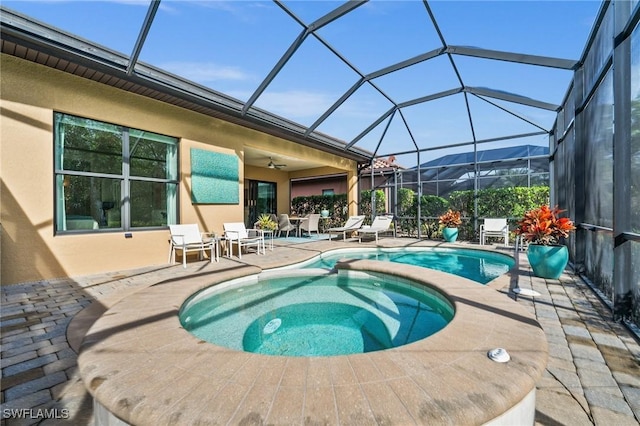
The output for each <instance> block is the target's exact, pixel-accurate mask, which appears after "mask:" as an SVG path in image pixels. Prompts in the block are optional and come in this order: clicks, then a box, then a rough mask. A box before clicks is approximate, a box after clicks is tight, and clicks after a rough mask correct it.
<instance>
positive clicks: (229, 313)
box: [180, 269, 454, 356]
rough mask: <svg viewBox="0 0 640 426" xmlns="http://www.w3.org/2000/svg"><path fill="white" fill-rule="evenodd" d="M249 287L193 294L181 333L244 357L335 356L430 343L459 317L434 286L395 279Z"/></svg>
mask: <svg viewBox="0 0 640 426" xmlns="http://www.w3.org/2000/svg"><path fill="white" fill-rule="evenodd" d="M344 271H345V272H349V271H346V270H344ZM247 281H249V280H248V279H246V278H244V279H242V278H241V279H239V280H236V282H231V283H228V285H227V286H212V287H210V288H208V289H206V290H203V291H201V292H199V293H198V294H196V295H194V296H193V297H192V298H190V299H189V300H188V301H187V302H186V303H185V304H184V305H183V307H182V309H181V312H180V320H181V323H182V325H183V327H184V328H185V329H186V330H188V331H189V332H191V333H192V334H194V335H195V336H196V337H198V338H200V339H202V340H205V341H207V342H210V343H213V344H216V345H219V346H224V347H227V348H231V349H236V350H241V351H247V352H254V353H261V354H265V355H283V356H335V355H348V354H355V353H365V352H373V351H378V350H384V349H390V348H394V347H398V346H402V345H406V344H409V343H412V342H415V341H418V340H421V339H424V338H427V337H428V336H430V335H432V334H434V333H436V332H438V331H440V330H441V329H442V328H444V327H445V326H446V325H447V324H448V323H449V322H450V321H451V319H452V318H453V314H454V310H453V305H452V304H451V303H450V302H449V301H448V299H447V298H446V297H444V296H443V295H442V294H440V293H439V292H437V291H435V290H434V289H433V288H431V287H427V286H423V285H420V284H416V283H414V282H412V281H408V280H400V279H398V278H397V277H394V278H393V279H390V278H389V277H387V276H384V275H380V276H376V277H372V276H371V275H369V274H361V276H358V275H357V274H354V273H339V274H338V273H335V272H334V273H331V272H327V271H325V270H309V269H307V270H303V271H298V272H297V273H292V272H284V271H283V272H276V273H263V274H261V275H260V276H259V277H258V279H257V282H253V283H250V284H248V283H247ZM221 287H225V288H221Z"/></svg>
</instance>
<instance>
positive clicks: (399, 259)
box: [282, 247, 515, 284]
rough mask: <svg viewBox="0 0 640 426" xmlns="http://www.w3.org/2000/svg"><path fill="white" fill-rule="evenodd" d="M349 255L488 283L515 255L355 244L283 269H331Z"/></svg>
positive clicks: (503, 272) (497, 275)
mask: <svg viewBox="0 0 640 426" xmlns="http://www.w3.org/2000/svg"><path fill="white" fill-rule="evenodd" d="M352 259H371V260H381V261H386V262H395V263H404V264H408V265H415V266H420V267H423V268H429V269H436V270H438V271H442V272H447V273H450V274H455V275H459V276H461V277H464V278H468V279H470V280H473V281H476V282H478V283H480V284H487V283H488V282H490V281H492V280H494V279H495V278H497V277H499V276H500V275H503V274H505V273H506V272H508V271H509V270H510V269H511V268H512V267H513V265H514V264H515V261H514V259H513V258H512V257H510V256H507V255H504V254H500V253H492V252H488V251H484V250H472V249H462V248H455V249H454V248H442V247H420V248H410V247H405V248H358V249H338V250H332V251H329V252H326V253H323V254H321V255H320V256H318V257H316V258H313V259H310V260H308V261H306V262H303V263H299V264H296V265H291V266H287V267H285V268H282V269H289V268H327V269H331V268H333V267H334V266H335V264H336V262H338V261H348V260H352Z"/></svg>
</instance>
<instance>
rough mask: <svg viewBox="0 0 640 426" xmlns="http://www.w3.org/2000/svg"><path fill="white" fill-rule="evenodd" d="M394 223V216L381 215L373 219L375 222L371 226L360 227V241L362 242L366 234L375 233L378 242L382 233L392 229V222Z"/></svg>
mask: <svg viewBox="0 0 640 426" xmlns="http://www.w3.org/2000/svg"><path fill="white" fill-rule="evenodd" d="M392 223H393V216H387V215H380V216H376V217H375V219H373V223H372V224H371V226H370V227H368V228H366V227H362V228H360V229H358V242H360V243H361V242H362V237H363V236H364V235H373V236H375V237H376V243H377V242H378V237H379V236H380V234H384V233H385V232H389V231H392V228H391V224H392Z"/></svg>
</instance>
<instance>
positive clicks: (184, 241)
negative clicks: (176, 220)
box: [169, 223, 220, 268]
mask: <svg viewBox="0 0 640 426" xmlns="http://www.w3.org/2000/svg"><path fill="white" fill-rule="evenodd" d="M169 231H170V232H171V240H170V242H169V244H170V246H169V263H175V262H176V250H181V251H182V266H183V267H184V268H186V267H187V253H188V252H190V251H191V252H193V251H197V252H200V260H202V255H203V254H204V252H205V251H206V250H207V249H208V250H210V254H209V259H210V260H211V262H213V259H214V258H215V260H216V262H218V261H219V260H220V259H219V252H218V239H217V238H215V234H214V233H212V232H200V228H199V227H198V224H197V223H190V224H184V225H169ZM207 236H208V238H207Z"/></svg>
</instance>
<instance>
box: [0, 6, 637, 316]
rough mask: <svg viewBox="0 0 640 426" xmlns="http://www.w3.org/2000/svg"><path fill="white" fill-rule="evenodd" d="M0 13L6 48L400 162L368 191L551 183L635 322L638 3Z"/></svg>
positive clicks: (302, 139) (310, 141) (590, 269)
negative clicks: (382, 187)
mask: <svg viewBox="0 0 640 426" xmlns="http://www.w3.org/2000/svg"><path fill="white" fill-rule="evenodd" d="M1 10H2V29H1V31H2V51H3V53H5V54H9V55H14V56H20V57H22V58H25V59H29V60H32V61H35V62H39V63H42V64H45V65H48V66H51V67H54V68H58V69H60V70H64V71H66V72H70V73H74V74H76V75H80V76H82V77H85V78H88V79H93V80H96V81H100V82H103V83H105V84H111V85H114V86H116V87H120V88H122V89H124V90H129V91H132V92H136V93H139V94H142V95H143V96H149V97H154V98H155V99H159V100H163V101H165V102H168V103H173V104H175V105H178V106H180V107H183V108H190V109H193V110H195V111H199V112H202V113H203V114H208V115H212V116H216V117H223V118H224V119H226V120H229V121H232V122H236V123H242V124H245V125H251V126H260V128H261V129H263V130H264V129H266V130H265V131H267V132H271V133H273V134H277V135H279V136H282V137H285V138H287V139H289V140H291V141H294V142H297V143H300V144H302V145H307V146H313V147H315V148H318V149H322V150H326V151H328V152H332V153H336V152H338V153H341V155H344V156H345V158H349V159H354V160H356V161H357V162H358V163H360V164H362V167H363V168H364V167H366V166H367V165H370V164H372V163H373V162H374V161H375V160H376V159H378V158H393V159H394V161H395V163H396V164H397V165H398V168H397V169H395V170H393V171H392V173H390V174H389V175H387V176H386V178H385V179H384V182H383V183H382V184H376V185H378V186H384V187H385V188H387V189H389V191H390V193H397V191H398V190H399V189H409V190H411V191H412V192H413V193H414V194H415V195H416V196H418V197H420V196H423V195H433V196H437V197H442V198H444V199H448V198H449V197H451V194H453V193H456V192H459V191H475V192H477V191H480V190H483V189H487V188H512V187H526V188H530V187H537V186H542V187H544V186H547V187H548V188H549V193H548V194H549V195H548V198H549V199H548V200H547V202H549V203H550V204H551V205H558V206H559V207H560V208H562V209H566V215H568V216H569V217H570V218H572V219H573V220H574V221H575V222H576V224H577V225H578V230H577V232H575V233H574V234H572V236H571V237H570V238H569V240H568V241H567V244H568V245H569V248H570V253H571V261H572V263H573V266H574V267H575V269H576V271H577V272H578V273H579V274H580V275H581V276H582V277H584V279H586V280H588V281H589V282H590V283H591V284H592V285H593V286H594V288H596V289H597V290H598V291H599V292H600V293H601V295H602V296H603V297H604V298H605V299H606V300H608V301H610V302H611V304H612V307H613V311H614V315H615V317H616V318H618V319H626V320H631V321H635V323H637V324H640V29H639V25H638V21H639V19H640V6H639V2H638V1H637V0H633V1H628V0H625V1H604V2H602V3H598V2H594V1H566V2H564V1H553V2H550V1H539V2H538V1H531V2H483V1H473V2H458V1H446V2H445V1H406V2H392V1H348V2H332V1H319V2H309V1H275V2H266V1H258V2H244V1H243V2H223V1H205V2H172V1H151V2H148V3H147V2H22V1H3V5H2V9H1ZM79 16H81V17H82V19H78V17H79ZM114 22H117V28H118V29H117V31H116V30H115V29H114V28H115V27H113V25H114ZM249 154H250V152H248V153H247V159H246V162H247V164H251V156H250V155H249ZM266 164H267V162H266V161H264V159H256V160H255V164H254V165H256V166H261V167H266ZM313 166H315V165H314V164H308V167H309V168H311V167H313ZM367 178H368V177H367V176H364V175H363V176H361V179H367ZM372 178H373V176H372ZM374 186H375V185H374ZM389 208H390V209H394V208H397V201H394V202H393V203H392V205H391V206H390V207H389ZM416 214H417V215H418V216H419V217H417V218H416V219H417V220H418V221H419V220H420V219H421V218H422V216H423V215H422V212H421V211H420V208H418V211H417V213H416ZM482 216H483V215H482V214H481V213H480V212H479V211H478V208H477V206H474V208H473V209H472V210H470V211H469V212H467V218H466V219H467V220H469V221H471V222H472V223H473V224H474V226H477V223H478V220H481V219H482Z"/></svg>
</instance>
